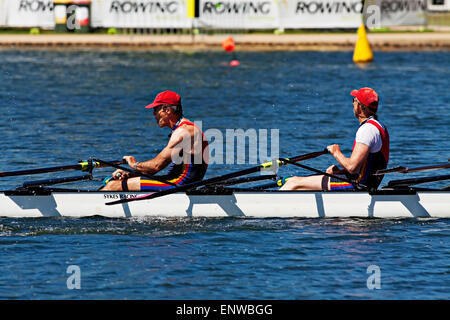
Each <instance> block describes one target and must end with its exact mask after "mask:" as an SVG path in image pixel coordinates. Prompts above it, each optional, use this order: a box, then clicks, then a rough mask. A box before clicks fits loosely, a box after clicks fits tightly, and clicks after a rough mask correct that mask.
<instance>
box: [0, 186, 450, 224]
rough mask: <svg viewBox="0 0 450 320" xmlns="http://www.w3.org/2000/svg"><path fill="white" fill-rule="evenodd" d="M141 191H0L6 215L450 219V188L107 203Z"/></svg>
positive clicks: (1, 210) (2, 211)
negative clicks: (40, 192) (38, 192)
mask: <svg viewBox="0 0 450 320" xmlns="http://www.w3.org/2000/svg"><path fill="white" fill-rule="evenodd" d="M143 194H145V193H136V192H52V193H48V194H40V195H32V194H26V193H20V192H1V193H0V216H1V217H58V216H63V217H87V216H104V217H148V216H155V217H157V216H158V217H227V216H233V217H257V218H273V217H276V218H287V217H304V218H319V217H324V218H325V217H330V218H331V217H364V218H370V217H374V218H401V217H408V218H411V217H433V218H448V217H450V192H448V191H423V192H422V191H419V192H417V193H414V192H412V193H411V192H410V193H409V194H408V193H405V194H401V193H399V192H392V193H389V192H384V193H383V192H381V193H377V194H369V193H367V192H305V191H301V192H295V191H293V192H281V191H266V192H256V191H245V192H234V193H232V194H189V195H187V194H186V193H175V194H171V195H167V196H164V197H160V198H155V199H152V200H141V201H132V202H128V203H124V204H117V205H111V206H107V205H105V203H106V202H110V201H114V200H118V199H122V198H124V197H135V196H137V195H143Z"/></svg>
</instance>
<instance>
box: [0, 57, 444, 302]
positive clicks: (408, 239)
mask: <svg viewBox="0 0 450 320" xmlns="http://www.w3.org/2000/svg"><path fill="white" fill-rule="evenodd" d="M237 57H238V59H239V60H240V61H241V65H240V66H239V67H228V66H227V63H228V62H229V61H230V59H231V57H230V56H229V55H228V54H227V53H225V52H224V53H217V52H215V53H183V52H146V51H108V50H80V51H77V50H24V51H16V50H3V51H0V108H1V111H2V117H1V118H0V130H1V131H0V132H1V134H2V140H1V141H0V145H1V150H2V155H3V156H2V157H1V158H0V170H2V171H10V170H18V169H25V168H36V167H47V166H56V165H66V164H73V163H76V162H77V161H78V160H81V159H88V158H89V157H91V156H95V157H98V158H101V159H105V160H118V159H120V158H121V157H122V156H123V155H130V154H131V155H134V156H136V158H137V159H138V160H140V161H142V160H146V159H149V158H151V157H153V156H154V155H156V153H157V152H158V151H159V150H161V149H162V147H164V145H165V144H166V142H167V134H168V133H169V132H168V131H167V129H159V128H158V127H157V126H156V124H155V121H154V118H153V116H152V114H151V112H149V110H146V109H144V106H145V105H146V104H148V103H149V102H151V101H152V100H153V98H154V96H155V95H156V94H157V93H158V92H160V91H163V90H166V89H170V90H174V91H177V92H178V93H180V95H181V96H182V101H183V107H184V111H185V115H186V116H187V117H188V118H189V119H191V120H197V121H199V120H201V121H202V125H203V129H205V130H206V129H217V130H219V131H220V132H223V133H225V131H226V130H227V129H243V130H248V129H255V130H259V129H267V130H268V131H269V132H270V130H278V132H279V153H280V156H283V157H284V156H285V157H289V156H295V155H299V154H304V153H308V152H313V151H319V150H322V149H323V148H324V147H325V146H327V145H329V144H332V143H339V144H340V145H341V147H342V150H343V152H344V153H345V154H347V155H349V154H350V152H351V147H352V144H353V139H354V133H355V132H356V129H357V127H358V123H357V121H356V119H355V118H354V116H353V113H352V104H351V96H350V95H349V92H350V91H351V90H352V89H355V88H360V87H363V86H369V87H373V88H374V89H376V90H377V92H378V93H379V94H380V96H381V107H380V111H379V115H380V119H381V120H382V121H383V122H384V123H385V124H386V125H387V126H388V128H389V131H390V137H391V157H390V167H393V166H397V165H405V166H410V167H413V166H421V165H429V164H436V163H442V162H446V161H447V160H448V159H449V158H450V153H449V149H450V139H449V133H450V132H449V131H450V130H449V128H450V120H449V119H450V106H449V101H450V90H449V83H450V82H449V79H450V52H395V53H378V52H376V53H375V62H374V63H372V64H371V65H369V66H367V67H365V68H361V67H358V66H355V65H354V64H353V63H352V61H351V57H352V53H351V52H245V53H237ZM224 152H225V150H224ZM240 157H243V156H242V155H240ZM243 159H244V160H246V161H247V163H246V164H233V165H231V164H214V165H211V166H210V168H209V170H208V173H207V177H213V176H215V175H218V174H222V173H226V172H231V171H233V170H239V169H242V168H246V167H248V166H251V165H250V164H248V155H247V157H244V158H243ZM241 160H242V159H241ZM263 160H266V159H258V161H263ZM236 162H237V158H236ZM333 163H334V161H333V158H332V157H331V156H327V155H325V156H321V157H319V158H316V159H313V160H309V161H307V163H305V164H307V165H310V166H313V167H316V168H319V169H325V168H327V167H328V166H329V165H331V164H333ZM281 170H282V171H280V172H282V174H283V175H290V174H300V175H301V174H310V172H305V171H302V170H300V169H298V168H296V167H286V168H282V169H281ZM110 173H111V170H110V169H99V170H97V171H96V173H95V176H96V179H95V180H94V181H89V182H82V183H80V182H78V183H75V184H73V186H74V187H79V188H88V189H89V188H91V189H93V188H97V187H98V186H99V185H100V184H101V180H102V179H103V178H104V177H105V176H107V175H108V174H110ZM429 174H433V173H422V174H421V175H417V174H416V175H414V176H426V175H429ZM62 175H63V174H60V173H57V174H55V175H53V176H52V177H54V176H62ZM46 177H48V175H47V176H46ZM403 177H405V176H404V175H400V174H392V175H391V176H387V177H385V180H384V181H383V183H382V184H385V183H386V182H387V181H389V180H390V179H401V178H403ZM39 178H41V177H40V176H39ZM24 179H27V180H30V179H32V177H25V178H24V177H12V178H2V179H1V180H0V188H1V189H2V190H6V189H13V188H15V187H17V186H19V185H20V184H21V183H23V181H24ZM444 185H446V184H445V182H442V183H438V184H436V186H444ZM0 210H1V208H0ZM449 240H450V223H449V221H448V220H446V219H403V220H376V219H372V220H368V219H242V218H222V219H204V218H190V219H175V218H174V219H162V218H153V219H134V218H131V219H106V218H100V217H95V218H84V219H67V218H44V219H10V218H0V270H2V272H1V273H0V298H1V299H448V298H449V297H450V294H449V293H450V290H449V289H450V276H449V274H450V250H449V247H448V244H449ZM69 266H77V267H78V268H79V271H80V273H81V289H73V290H70V289H68V286H67V280H68V278H69V277H70V275H71V273H70V272H69V273H68V267H69ZM374 268H375V269H374ZM373 270H378V274H379V276H380V277H379V279H380V282H379V286H378V287H379V288H378V289H377V288H375V289H373V288H372V289H370V288H369V287H370V285H369V286H368V281H369V282H370V279H372V278H370V277H371V276H372V275H373V274H374V273H373Z"/></svg>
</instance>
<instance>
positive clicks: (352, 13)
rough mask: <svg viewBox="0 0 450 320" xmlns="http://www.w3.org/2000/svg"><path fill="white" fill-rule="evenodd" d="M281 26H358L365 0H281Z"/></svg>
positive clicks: (295, 27) (294, 27) (292, 27)
mask: <svg viewBox="0 0 450 320" xmlns="http://www.w3.org/2000/svg"><path fill="white" fill-rule="evenodd" d="M279 6H280V16H281V18H280V27H281V28H285V29H288V28H289V29H300V28H302V29H305V28H358V27H359V25H360V24H361V22H362V20H361V14H362V12H363V7H364V0H280V1H279Z"/></svg>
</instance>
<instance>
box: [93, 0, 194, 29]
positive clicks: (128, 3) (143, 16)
mask: <svg viewBox="0 0 450 320" xmlns="http://www.w3.org/2000/svg"><path fill="white" fill-rule="evenodd" d="M91 15H92V17H91V26H92V27H94V28H96V27H103V28H190V27H191V24H192V22H191V19H189V18H188V17H187V0H156V1H155V0H94V1H92V4H91Z"/></svg>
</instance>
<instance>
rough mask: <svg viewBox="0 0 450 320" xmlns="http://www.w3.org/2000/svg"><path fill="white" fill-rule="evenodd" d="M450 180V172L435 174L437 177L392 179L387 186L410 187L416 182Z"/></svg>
mask: <svg viewBox="0 0 450 320" xmlns="http://www.w3.org/2000/svg"><path fill="white" fill-rule="evenodd" d="M445 180H450V174H447V175H442V176H435V177H423V178H412V179H403V180H392V181H389V183H388V185H387V187H388V188H394V187H409V186H412V185H416V184H422V183H428V182H435V181H445Z"/></svg>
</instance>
